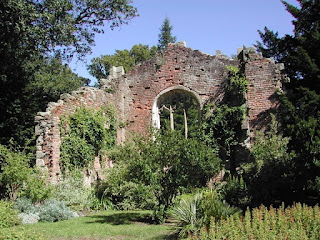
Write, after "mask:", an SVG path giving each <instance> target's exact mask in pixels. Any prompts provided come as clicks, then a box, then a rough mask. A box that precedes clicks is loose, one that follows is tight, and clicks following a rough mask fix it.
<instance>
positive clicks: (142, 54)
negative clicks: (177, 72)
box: [88, 44, 157, 81]
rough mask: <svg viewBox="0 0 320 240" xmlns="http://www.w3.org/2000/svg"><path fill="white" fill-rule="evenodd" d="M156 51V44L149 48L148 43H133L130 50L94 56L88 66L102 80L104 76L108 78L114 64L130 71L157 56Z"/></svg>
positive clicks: (92, 73) (93, 74)
mask: <svg viewBox="0 0 320 240" xmlns="http://www.w3.org/2000/svg"><path fill="white" fill-rule="evenodd" d="M156 53H157V50H156V47H155V46H153V47H151V48H149V46H148V45H143V44H138V45H133V47H132V48H131V50H130V51H129V50H116V53H115V54H113V55H102V56H100V57H96V58H93V59H92V60H91V64H90V65H89V66H88V70H89V73H90V74H91V75H92V76H94V77H95V78H97V80H98V81H100V79H102V78H107V76H108V75H109V74H110V72H109V71H110V69H111V67H112V66H116V67H117V66H123V68H124V70H125V72H128V71H130V70H131V69H132V68H133V67H134V66H135V65H137V64H139V63H142V62H144V61H146V60H148V59H150V58H152V57H153V56H155V55H156Z"/></svg>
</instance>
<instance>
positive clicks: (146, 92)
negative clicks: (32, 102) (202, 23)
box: [121, 43, 238, 133]
mask: <svg viewBox="0 0 320 240" xmlns="http://www.w3.org/2000/svg"><path fill="white" fill-rule="evenodd" d="M228 65H238V60H233V59H229V58H227V57H225V56H223V55H217V56H211V55H208V54H204V53H201V52H200V51H197V50H196V51H195V50H192V49H191V48H187V47H185V46H184V44H183V43H179V44H172V45H169V46H168V47H167V48H166V49H165V50H164V51H163V55H160V56H158V57H156V58H154V59H152V60H150V61H146V62H144V63H142V64H141V65H139V66H136V67H135V68H134V69H132V70H131V71H130V72H129V73H128V74H127V75H126V77H124V78H123V81H122V82H123V85H122V86H121V87H122V89H121V91H122V94H123V98H124V99H123V103H122V104H123V112H124V116H123V118H124V119H126V120H127V121H128V126H127V127H126V132H128V131H129V132H136V133H145V132H146V130H147V129H148V127H149V126H150V125H151V120H152V119H151V118H152V116H151V112H152V106H153V104H154V101H155V99H156V97H157V96H158V95H159V94H160V93H161V92H163V91H164V90H166V89H169V88H171V89H172V90H174V89H175V88H179V86H180V87H181V88H183V89H186V90H188V91H191V92H193V93H194V94H196V95H197V96H198V97H199V99H200V106H203V104H204V103H205V101H206V100H207V99H209V98H210V97H214V98H215V99H217V101H219V99H221V98H222V96H223V87H222V82H223V81H224V79H225V78H226V77H227V71H226V66H228Z"/></svg>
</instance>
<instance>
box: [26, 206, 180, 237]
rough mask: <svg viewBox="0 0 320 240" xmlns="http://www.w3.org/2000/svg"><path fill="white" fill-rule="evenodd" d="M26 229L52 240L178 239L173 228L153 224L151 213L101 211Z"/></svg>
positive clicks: (38, 224) (166, 225)
mask: <svg viewBox="0 0 320 240" xmlns="http://www.w3.org/2000/svg"><path fill="white" fill-rule="evenodd" d="M25 227H26V228H27V229H30V230H33V231H35V232H39V233H42V234H43V235H44V236H45V237H47V238H48V239H52V240H66V239H74V240H75V239H77V240H78V239H81V240H86V239H95V240H96V239H99V240H100V239H108V240H109V239H110V240H111V239H121V240H125V239H159V240H160V239H176V238H175V236H174V235H173V232H174V229H173V227H172V226H170V225H168V224H163V225H155V224H152V223H151V212H149V211H101V212H96V213H93V214H90V215H88V216H84V217H79V218H75V219H72V220H66V221H60V222H55V223H37V224H32V225H25Z"/></svg>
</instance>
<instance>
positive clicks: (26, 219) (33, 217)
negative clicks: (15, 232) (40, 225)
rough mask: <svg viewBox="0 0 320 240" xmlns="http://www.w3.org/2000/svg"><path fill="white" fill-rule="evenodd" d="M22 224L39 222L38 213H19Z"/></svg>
mask: <svg viewBox="0 0 320 240" xmlns="http://www.w3.org/2000/svg"><path fill="white" fill-rule="evenodd" d="M18 216H19V218H20V219H21V220H22V224H33V223H37V222H39V220H40V217H39V213H19V215H18Z"/></svg>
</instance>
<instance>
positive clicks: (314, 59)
mask: <svg viewBox="0 0 320 240" xmlns="http://www.w3.org/2000/svg"><path fill="white" fill-rule="evenodd" d="M282 2H283V4H284V5H285V6H286V9H287V11H288V12H289V13H290V14H291V15H292V16H293V17H294V20H293V21H292V23H293V25H294V34H293V35H289V34H286V35H285V36H283V37H281V38H280V37H279V36H278V33H277V32H273V31H272V30H269V29H268V28H267V27H265V29H264V32H262V31H259V34H260V37H261V39H262V42H257V45H256V47H257V48H258V50H259V51H260V52H261V53H262V54H263V55H264V56H265V57H274V58H275V59H276V61H278V62H282V63H285V65H286V72H287V73H288V75H289V77H290V83H289V84H286V85H287V86H288V87H290V88H295V87H299V86H304V87H308V88H309V89H310V90H315V91H316V92H317V93H320V49H319V45H320V3H319V1H318V0H298V2H299V4H300V8H298V7H295V6H293V5H291V4H289V3H287V2H285V1H282Z"/></svg>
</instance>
